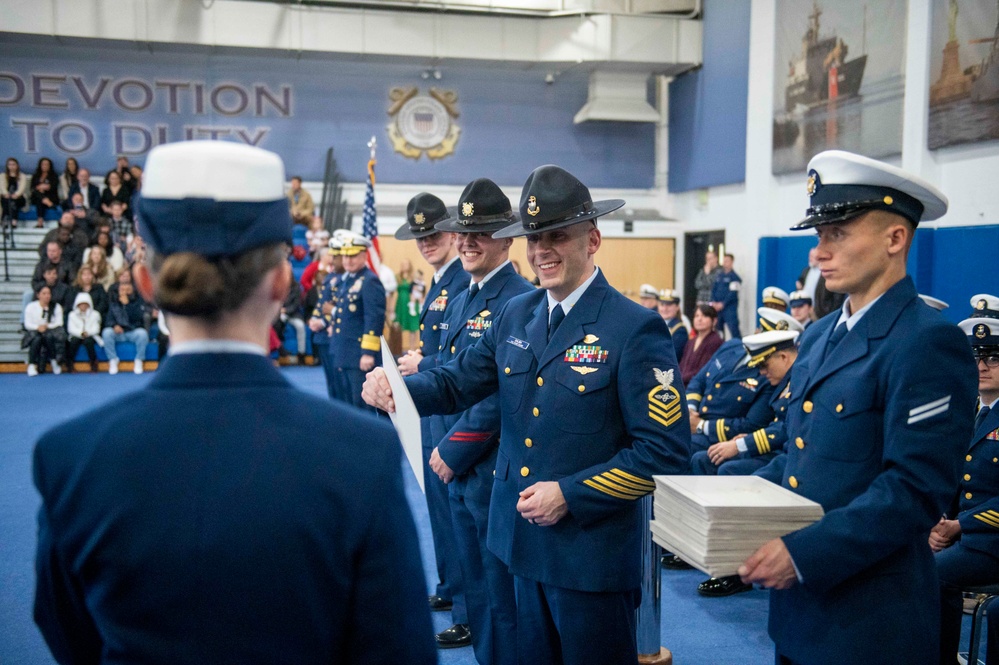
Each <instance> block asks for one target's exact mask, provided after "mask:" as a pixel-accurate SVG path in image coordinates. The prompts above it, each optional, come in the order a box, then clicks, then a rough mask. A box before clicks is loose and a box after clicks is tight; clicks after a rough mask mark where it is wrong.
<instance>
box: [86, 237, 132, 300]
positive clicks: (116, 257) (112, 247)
mask: <svg viewBox="0 0 999 665" xmlns="http://www.w3.org/2000/svg"><path fill="white" fill-rule="evenodd" d="M94 247H100V248H101V250H102V252H101V253H102V254H104V258H105V260H106V261H107V263H108V265H109V266H110V267H111V271H112V272H118V271H119V270H121V269H122V268H123V267H125V255H124V254H123V253H122V251H121V248H120V247H118V245H116V244H115V243H114V241H113V240H111V234H110V233H108V232H107V231H98V232H97V235H96V236H94V239H93V241H92V242H91V243H90V247H88V248H87V249H85V250H83V262H84V263H87V259H88V258H89V257H90V253H91V250H92V249H93V248H94ZM94 277H96V278H97V281H98V282H100V283H102V284H104V278H103V276H102V275H101V274H100V273H99V272H97V271H95V272H94ZM111 281H112V282H113V281H114V279H113V277H112V279H111ZM104 286H105V288H107V287H108V286H109V284H104Z"/></svg>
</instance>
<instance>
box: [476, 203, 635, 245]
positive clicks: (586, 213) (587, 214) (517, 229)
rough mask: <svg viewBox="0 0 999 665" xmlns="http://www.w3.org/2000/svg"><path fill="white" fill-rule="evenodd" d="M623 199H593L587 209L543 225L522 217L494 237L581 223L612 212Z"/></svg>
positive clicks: (620, 205)
mask: <svg viewBox="0 0 999 665" xmlns="http://www.w3.org/2000/svg"><path fill="white" fill-rule="evenodd" d="M624 203H625V202H624V199H606V200H604V201H594V202H593V204H592V207H590V208H589V209H587V210H583V211H581V212H579V213H577V214H575V215H571V216H569V217H566V218H564V219H560V220H556V221H552V222H547V223H545V224H543V225H538V226H537V228H532V227H531V226H530V224H531V221H530V220H528V219H524V220H522V221H518V222H517V223H516V224H510V225H509V226H507V227H506V228H505V229H503V230H502V231H498V232H496V233H494V234H493V237H494V238H520V237H523V236H529V235H532V234H534V233H544V232H545V231H554V230H555V229H562V228H565V227H567V226H573V225H575V224H581V223H583V222H588V221H591V220H595V219H596V218H598V217H603V216H604V215H606V214H608V213H612V212H614V211H615V210H617V209H618V208H621V207H622V206H624Z"/></svg>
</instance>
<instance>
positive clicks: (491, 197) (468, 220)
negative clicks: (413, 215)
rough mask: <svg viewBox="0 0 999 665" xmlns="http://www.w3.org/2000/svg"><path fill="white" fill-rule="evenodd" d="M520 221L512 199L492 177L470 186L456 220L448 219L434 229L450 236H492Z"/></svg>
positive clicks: (466, 190)
mask: <svg viewBox="0 0 999 665" xmlns="http://www.w3.org/2000/svg"><path fill="white" fill-rule="evenodd" d="M516 221H517V215H516V214H515V213H514V212H513V207H512V206H511V205H510V199H509V198H507V196H506V194H504V193H503V190H502V189H500V188H499V185H497V184H496V183H495V182H493V181H492V180H490V179H489V178H479V179H477V180H473V181H472V182H470V183H468V186H467V187H465V191H463V192H462V193H461V198H459V199H458V210H457V217H456V219H446V220H444V221H442V222H440V223H439V224H437V226H436V227H435V228H436V229H437V230H438V231H447V232H450V233H493V232H494V231H499V230H500V229H502V228H506V227H507V226H509V225H510V224H511V223H514V222H516Z"/></svg>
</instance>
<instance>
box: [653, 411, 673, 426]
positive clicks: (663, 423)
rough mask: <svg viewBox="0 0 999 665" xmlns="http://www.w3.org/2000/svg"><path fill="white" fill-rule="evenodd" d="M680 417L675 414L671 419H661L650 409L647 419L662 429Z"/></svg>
mask: <svg viewBox="0 0 999 665" xmlns="http://www.w3.org/2000/svg"><path fill="white" fill-rule="evenodd" d="M680 415H681V414H680V413H677V414H676V415H675V416H672V417H671V418H662V417H660V416H657V415H656V414H655V413H654V412H653V411H652V410H651V409H650V410H649V418H652V419H653V420H654V421H656V422H657V423H659V424H660V425H662V426H663V427H670V426H672V425H673V424H674V423H675V422H676V421H678V420H680Z"/></svg>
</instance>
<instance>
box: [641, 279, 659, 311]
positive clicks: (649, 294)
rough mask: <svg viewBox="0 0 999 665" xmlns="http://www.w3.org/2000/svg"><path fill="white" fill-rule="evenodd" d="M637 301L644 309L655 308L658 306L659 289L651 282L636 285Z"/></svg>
mask: <svg viewBox="0 0 999 665" xmlns="http://www.w3.org/2000/svg"><path fill="white" fill-rule="evenodd" d="M638 303H639V304H640V305H641V306H642V307H644V308H645V309H652V310H657V309H658V308H659V289H657V288H656V287H654V286H652V285H651V284H642V285H641V286H640V287H638Z"/></svg>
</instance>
